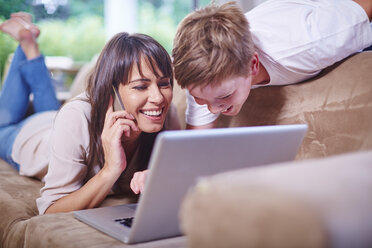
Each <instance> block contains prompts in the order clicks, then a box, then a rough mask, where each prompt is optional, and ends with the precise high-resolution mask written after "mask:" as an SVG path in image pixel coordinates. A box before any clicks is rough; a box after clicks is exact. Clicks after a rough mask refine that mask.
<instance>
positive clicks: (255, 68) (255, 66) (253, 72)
mask: <svg viewBox="0 0 372 248" xmlns="http://www.w3.org/2000/svg"><path fill="white" fill-rule="evenodd" d="M259 64H260V61H259V59H258V53H257V52H254V54H253V56H252V60H251V64H250V67H251V68H250V69H251V70H250V71H251V75H252V76H256V75H257V74H258V67H259Z"/></svg>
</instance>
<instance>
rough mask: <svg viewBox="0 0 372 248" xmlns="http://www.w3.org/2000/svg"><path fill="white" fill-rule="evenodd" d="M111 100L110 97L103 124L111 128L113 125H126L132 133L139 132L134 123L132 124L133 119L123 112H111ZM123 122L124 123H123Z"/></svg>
mask: <svg viewBox="0 0 372 248" xmlns="http://www.w3.org/2000/svg"><path fill="white" fill-rule="evenodd" d="M112 105H113V100H112V97H110V102H109V105H108V108H107V111H106V117H105V124H106V125H107V126H108V127H112V126H113V125H114V124H116V125H117V126H118V125H128V126H130V127H131V128H132V130H134V131H139V129H138V127H137V125H136V123H135V122H134V120H135V119H134V117H133V115H131V114H130V113H128V112H127V111H125V110H121V111H115V112H114V110H113V106H112ZM123 120H124V121H123ZM128 120H129V121H128Z"/></svg>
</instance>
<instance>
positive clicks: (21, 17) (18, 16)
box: [11, 12, 40, 38]
mask: <svg viewBox="0 0 372 248" xmlns="http://www.w3.org/2000/svg"><path fill="white" fill-rule="evenodd" d="M11 19H15V20H16V21H18V22H19V23H20V24H21V25H23V27H25V28H26V29H29V30H30V31H31V32H32V33H33V34H34V36H35V38H37V37H38V36H39V34H40V29H39V28H38V27H37V26H35V25H34V24H33V23H32V21H31V20H32V16H31V15H30V14H27V13H25V12H18V13H15V14H14V16H13V14H12V18H11Z"/></svg>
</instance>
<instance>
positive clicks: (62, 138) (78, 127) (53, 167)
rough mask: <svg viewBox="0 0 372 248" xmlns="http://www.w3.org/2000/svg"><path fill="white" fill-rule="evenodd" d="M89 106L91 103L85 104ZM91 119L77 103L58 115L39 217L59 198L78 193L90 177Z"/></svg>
mask: <svg viewBox="0 0 372 248" xmlns="http://www.w3.org/2000/svg"><path fill="white" fill-rule="evenodd" d="M82 104H88V103H82ZM88 145H89V132H88V119H87V117H86V115H85V114H84V112H83V110H82V109H81V108H79V106H76V103H73V102H71V103H68V104H66V105H65V106H64V107H62V109H61V110H60V111H59V113H58V114H57V116H56V119H55V122H54V125H53V129H52V132H51V138H50V149H51V150H50V159H49V166H48V173H47V174H46V176H45V178H44V179H45V186H44V187H43V188H42V189H41V191H40V193H41V196H40V198H38V199H37V200H36V203H37V206H38V209H39V214H44V212H45V211H46V209H47V208H48V207H49V206H50V205H52V204H53V203H54V202H55V201H57V200H58V199H60V198H62V197H64V196H66V195H68V194H70V193H72V192H74V191H76V190H78V189H79V188H81V187H82V185H83V184H84V183H85V180H86V176H87V171H88V168H87V165H86V164H85V161H86V156H87V154H86V151H87V148H88Z"/></svg>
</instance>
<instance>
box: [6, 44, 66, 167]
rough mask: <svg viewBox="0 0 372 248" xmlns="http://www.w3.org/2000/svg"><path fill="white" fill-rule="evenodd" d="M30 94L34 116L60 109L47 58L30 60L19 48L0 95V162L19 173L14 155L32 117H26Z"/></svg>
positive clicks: (41, 57) (40, 57)
mask: <svg viewBox="0 0 372 248" xmlns="http://www.w3.org/2000/svg"><path fill="white" fill-rule="evenodd" d="M31 93H32V94H33V107H34V111H35V114H37V113H40V112H43V111H50V110H58V109H59V107H60V102H59V101H58V99H57V97H56V94H55V91H54V88H53V85H52V81H51V78H50V76H49V71H48V69H47V68H46V66H45V62H44V57H43V56H42V55H41V56H39V57H37V58H35V59H31V60H27V58H26V56H25V54H24V53H23V51H22V48H21V47H20V46H18V47H17V50H16V51H15V53H14V56H13V60H12V63H11V65H10V68H9V72H8V75H7V77H6V79H5V81H4V84H3V87H2V90H1V93H0V158H2V159H4V160H5V161H7V162H8V163H9V164H11V165H12V166H13V167H14V168H16V169H17V170H19V165H18V164H17V163H15V162H14V161H13V159H12V158H11V153H12V148H13V143H14V141H15V139H16V137H17V135H18V133H19V131H20V130H21V128H22V126H23V125H24V124H25V123H26V122H27V121H28V120H29V119H30V118H32V117H33V115H32V116H29V117H27V118H26V119H25V117H24V116H25V113H26V111H27V109H28V105H29V97H30V94H31ZM35 114H34V115H35Z"/></svg>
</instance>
